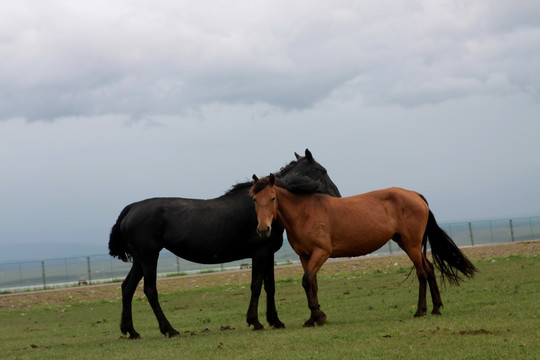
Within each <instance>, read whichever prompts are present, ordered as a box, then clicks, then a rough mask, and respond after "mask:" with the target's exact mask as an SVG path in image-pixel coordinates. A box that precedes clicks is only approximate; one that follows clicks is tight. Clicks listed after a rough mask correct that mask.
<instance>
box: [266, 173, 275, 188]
mask: <svg viewBox="0 0 540 360" xmlns="http://www.w3.org/2000/svg"><path fill="white" fill-rule="evenodd" d="M268 180H269V181H270V185H271V186H274V185H275V184H276V177H275V175H274V174H270V178H269V179H268Z"/></svg>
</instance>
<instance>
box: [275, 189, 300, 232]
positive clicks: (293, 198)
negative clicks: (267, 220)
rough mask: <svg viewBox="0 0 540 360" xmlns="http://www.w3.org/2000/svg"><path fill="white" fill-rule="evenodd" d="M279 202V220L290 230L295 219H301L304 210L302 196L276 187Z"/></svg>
mask: <svg viewBox="0 0 540 360" xmlns="http://www.w3.org/2000/svg"><path fill="white" fill-rule="evenodd" d="M276 191H277V196H276V197H277V202H278V214H277V217H278V220H279V222H280V223H281V224H282V225H283V226H284V227H285V228H286V229H288V228H289V227H290V226H292V225H293V224H294V222H295V219H299V218H301V217H300V216H299V215H301V214H300V212H301V211H302V210H301V209H302V208H303V206H302V203H303V199H302V197H301V196H299V195H296V194H293V193H292V192H290V191H288V190H286V189H283V188H280V187H276Z"/></svg>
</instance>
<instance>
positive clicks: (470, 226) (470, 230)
mask: <svg viewBox="0 0 540 360" xmlns="http://www.w3.org/2000/svg"><path fill="white" fill-rule="evenodd" d="M469 234H471V245H472V246H474V237H473V233H472V225H471V223H469Z"/></svg>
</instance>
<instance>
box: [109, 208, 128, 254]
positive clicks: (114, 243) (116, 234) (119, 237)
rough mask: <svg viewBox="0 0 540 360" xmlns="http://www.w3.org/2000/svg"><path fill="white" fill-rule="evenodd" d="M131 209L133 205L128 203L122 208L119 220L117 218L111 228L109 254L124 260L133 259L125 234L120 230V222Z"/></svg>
mask: <svg viewBox="0 0 540 360" xmlns="http://www.w3.org/2000/svg"><path fill="white" fill-rule="evenodd" d="M130 209H131V205H128V206H126V207H125V208H124V210H122V212H121V213H120V215H119V216H118V220H116V224H114V225H113V227H112V229H111V235H110V237H109V254H110V255H111V256H113V257H117V258H119V259H120V260H122V261H123V262H128V261H131V254H130V252H129V248H128V246H127V242H126V240H125V238H124V235H123V234H122V231H121V230H120V224H121V223H122V220H123V219H124V218H125V217H126V215H127V213H128V212H129V210H130Z"/></svg>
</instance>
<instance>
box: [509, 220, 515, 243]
mask: <svg viewBox="0 0 540 360" xmlns="http://www.w3.org/2000/svg"><path fill="white" fill-rule="evenodd" d="M510 236H511V237H512V242H514V227H513V226H512V219H510Z"/></svg>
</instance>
